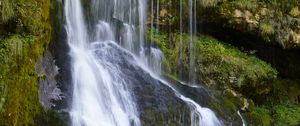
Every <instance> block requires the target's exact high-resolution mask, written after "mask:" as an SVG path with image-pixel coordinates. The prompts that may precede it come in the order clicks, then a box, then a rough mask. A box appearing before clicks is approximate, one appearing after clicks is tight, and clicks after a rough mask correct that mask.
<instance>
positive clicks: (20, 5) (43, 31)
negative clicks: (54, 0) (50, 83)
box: [0, 0, 51, 126]
mask: <svg viewBox="0 0 300 126" xmlns="http://www.w3.org/2000/svg"><path fill="white" fill-rule="evenodd" d="M5 1H7V0H5ZM8 3H9V5H11V6H10V7H11V8H10V9H11V10H13V12H14V14H12V15H10V17H9V18H7V20H8V19H9V20H11V21H9V22H7V23H8V24H9V25H12V26H16V27H13V28H12V29H10V27H8V28H7V29H5V30H3V31H4V32H5V34H6V35H5V36H1V39H0V64H1V66H0V92H1V93H0V98H1V99H4V100H1V102H0V110H1V111H0V125H1V126H20V125H21V126H28V125H35V124H36V122H37V118H38V117H41V116H42V115H43V114H44V113H45V112H44V110H43V108H42V106H41V105H40V103H39V99H38V86H37V78H38V76H37V75H36V74H35V63H36V61H37V59H39V58H40V57H41V56H42V55H43V52H44V51H45V49H46V48H47V45H48V44H49V42H50V39H51V25H50V18H49V16H50V12H49V11H50V4H51V1H44V0H14V1H13V3H12V1H9V2H8ZM12 5H13V6H12ZM3 13H8V12H7V11H6V12H5V11H3V8H2V10H1V14H3ZM0 25H2V24H1V23H0ZM1 27H2V26H1ZM15 28H16V29H15ZM3 31H2V32H3Z"/></svg>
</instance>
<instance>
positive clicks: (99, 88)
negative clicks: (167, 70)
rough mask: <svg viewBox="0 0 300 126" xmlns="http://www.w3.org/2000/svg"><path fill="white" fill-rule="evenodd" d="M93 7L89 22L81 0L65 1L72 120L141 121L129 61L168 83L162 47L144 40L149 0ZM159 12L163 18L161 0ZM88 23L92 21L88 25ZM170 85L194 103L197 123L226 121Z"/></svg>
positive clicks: (94, 0)
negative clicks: (165, 75)
mask: <svg viewBox="0 0 300 126" xmlns="http://www.w3.org/2000/svg"><path fill="white" fill-rule="evenodd" d="M104 5H105V6H104ZM91 6H92V9H91V10H92V12H91V13H92V17H91V18H92V19H90V20H91V21H89V22H88V23H87V21H86V20H85V19H86V18H85V17H84V14H83V9H82V5H81V2H80V0H65V7H64V11H65V16H66V25H65V29H66V31H67V42H68V45H69V46H70V53H69V54H70V56H71V72H72V84H73V99H72V106H71V108H70V109H71V110H70V116H71V121H72V125H73V126H139V125H141V121H140V119H139V115H140V113H139V112H138V109H137V108H138V105H137V104H136V102H135V97H138V96H134V95H133V93H132V92H133V89H132V87H131V86H130V85H131V80H130V77H129V76H128V75H126V72H125V73H124V71H122V67H124V66H123V65H124V62H129V63H131V64H137V65H138V67H140V68H141V69H143V70H144V71H146V72H147V73H148V74H150V75H151V77H152V78H154V79H156V80H158V81H161V82H162V83H164V84H165V85H168V86H169V84H168V83H166V82H165V81H164V80H163V79H161V78H160V75H161V73H162V59H163V57H164V55H163V53H162V51H161V50H159V49H158V48H155V47H151V46H150V47H146V46H145V43H144V30H145V22H146V16H147V15H146V1H145V0H114V1H112V0H91ZM156 11H157V20H158V18H159V1H157V10H156ZM181 11H182V10H181ZM181 13H182V12H181ZM137 17H138V18H137ZM136 20H137V21H136ZM91 22H92V23H91ZM157 23H158V21H157ZM181 23H182V22H181ZM88 24H89V25H91V26H92V28H91V29H89V30H88V29H87V25H88ZM157 25H158V24H157ZM117 26H118V27H117ZM157 34H158V33H157ZM117 44H119V45H120V46H121V47H120V46H119V45H117ZM120 48H122V49H120ZM114 49H118V50H119V52H117V51H118V50H114ZM120 51H121V52H120ZM125 56H128V57H134V58H133V59H129V58H127V57H125ZM169 87H170V88H171V89H173V91H174V92H175V94H176V95H177V96H178V98H179V99H181V100H182V101H184V102H185V103H186V104H187V105H188V106H189V108H190V110H191V125H192V126H196V125H197V126H219V125H221V123H220V121H219V120H218V118H217V117H216V115H215V114H214V112H213V111H212V110H210V109H208V108H203V107H201V106H200V105H199V104H197V103H196V102H195V101H193V100H192V99H190V98H187V97H185V96H183V95H181V94H180V93H179V92H177V91H176V90H175V89H174V88H172V86H169Z"/></svg>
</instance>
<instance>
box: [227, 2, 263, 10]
mask: <svg viewBox="0 0 300 126" xmlns="http://www.w3.org/2000/svg"><path fill="white" fill-rule="evenodd" d="M233 3H234V4H235V5H236V6H237V7H238V8H242V9H247V10H256V9H257V7H258V1H257V0H236V1H233Z"/></svg>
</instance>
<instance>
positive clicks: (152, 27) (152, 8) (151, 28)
mask: <svg viewBox="0 0 300 126" xmlns="http://www.w3.org/2000/svg"><path fill="white" fill-rule="evenodd" d="M153 1H154V0H151V16H150V18H151V27H150V37H151V38H153V29H154V7H153V6H154V2H153ZM152 44H153V40H152V39H151V42H150V45H152Z"/></svg>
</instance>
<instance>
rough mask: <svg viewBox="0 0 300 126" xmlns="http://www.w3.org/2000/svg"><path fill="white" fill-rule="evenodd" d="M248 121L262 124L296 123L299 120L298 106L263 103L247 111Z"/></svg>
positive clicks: (268, 125)
mask: <svg viewBox="0 0 300 126" xmlns="http://www.w3.org/2000/svg"><path fill="white" fill-rule="evenodd" d="M247 116H248V118H249V121H250V122H254V123H256V124H257V125H258V124H260V125H263V126H271V125H276V126H287V125H297V124H299V122H300V118H299V117H300V106H299V105H297V104H278V105H270V104H269V105H263V106H256V107H254V108H252V110H251V112H250V113H248V115H247Z"/></svg>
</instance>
